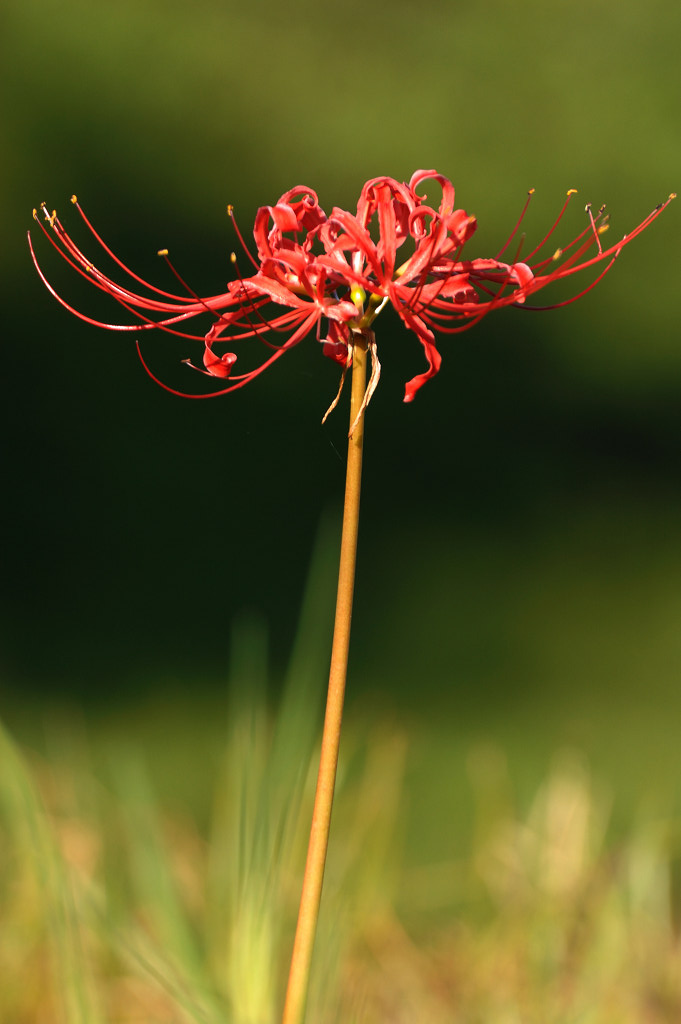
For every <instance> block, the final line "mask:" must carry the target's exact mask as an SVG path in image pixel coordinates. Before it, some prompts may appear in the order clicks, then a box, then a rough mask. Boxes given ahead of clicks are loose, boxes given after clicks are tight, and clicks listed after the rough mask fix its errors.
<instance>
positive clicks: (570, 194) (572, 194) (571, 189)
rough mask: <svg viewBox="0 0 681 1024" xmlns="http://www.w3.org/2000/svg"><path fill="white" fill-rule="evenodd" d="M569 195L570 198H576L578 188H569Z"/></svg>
mask: <svg viewBox="0 0 681 1024" xmlns="http://www.w3.org/2000/svg"><path fill="white" fill-rule="evenodd" d="M567 194H568V195H569V196H576V195H577V189H576V188H569V189H568V190H567Z"/></svg>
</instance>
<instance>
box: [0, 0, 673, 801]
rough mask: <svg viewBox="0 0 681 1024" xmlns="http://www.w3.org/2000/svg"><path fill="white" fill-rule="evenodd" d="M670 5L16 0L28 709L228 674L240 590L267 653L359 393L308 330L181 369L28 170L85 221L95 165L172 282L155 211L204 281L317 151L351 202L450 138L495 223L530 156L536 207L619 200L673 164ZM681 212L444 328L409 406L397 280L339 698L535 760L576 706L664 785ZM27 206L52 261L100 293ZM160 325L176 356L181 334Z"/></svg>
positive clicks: (6, 355)
mask: <svg viewBox="0 0 681 1024" xmlns="http://www.w3.org/2000/svg"><path fill="white" fill-rule="evenodd" d="M680 31H681V7H679V5H678V3H674V2H672V0H647V2H646V3H645V4H644V3H630V4H614V3H608V2H593V0H576V2H571V3H569V4H568V3H564V2H557V3H552V4H547V3H541V2H539V0H530V2H526V3H523V4H520V5H518V4H516V5H508V4H504V5H502V4H478V5H474V4H461V3H456V2H453V3H449V4H428V3H426V4H420V5H414V4H412V3H407V2H405V0H392V2H391V3H372V2H362V3H358V2H354V0H349V2H346V3H345V4H343V5H340V6H339V5H335V4H334V5H331V4H329V5H323V4H319V3H314V4H312V3H308V2H302V3H299V4H296V5H294V6H291V5H284V4H276V3H272V2H258V0H253V2H251V3H249V4H243V3H239V4H236V3H230V2H224V3H220V2H217V0H196V2H195V3H193V4H191V5H188V4H185V3H177V2H161V0H134V2H132V0H116V2H115V3H114V2H113V0H105V2H103V3H99V4H97V5H95V4H91V3H85V2H84V0H69V2H67V3H57V2H56V0H21V2H19V0H5V3H4V4H3V11H2V40H3V42H2V48H3V59H2V62H1V66H0V74H1V75H2V81H3V90H2V102H3V107H4V109H3V113H2V121H1V129H0V130H1V132H2V143H1V147H2V175H3V181H2V214H3V219H4V224H3V228H2V237H3V245H2V250H1V252H0V259H1V260H2V282H3V288H4V290H5V296H4V301H3V303H2V317H3V321H4V323H3V332H2V333H3V337H4V344H3V370H4V375H5V385H4V389H3V414H4V415H5V416H6V424H5V427H4V439H5V440H4V443H3V449H4V458H5V469H4V471H3V479H4V480H5V481H6V489H5V497H4V501H3V512H4V515H5V519H6V522H5V527H4V537H5V544H4V549H5V563H6V564H5V571H4V574H3V582H4V595H3V614H2V631H3V636H2V651H3V653H2V687H3V690H4V699H5V704H6V707H7V708H8V713H9V714H10V717H11V718H12V719H13V720H14V721H16V722H17V723H18V725H17V727H21V728H26V729H30V728H31V723H32V722H35V720H36V719H39V718H40V716H41V714H42V711H41V709H42V708H43V707H45V706H46V705H49V704H51V703H54V702H60V701H63V700H70V701H73V700H75V701H77V702H78V703H80V704H82V705H84V706H86V707H87V708H89V709H90V710H91V711H93V710H95V709H96V708H97V707H100V708H103V709H104V710H105V711H107V713H109V712H110V711H111V709H114V708H117V707H118V708H120V707H122V706H127V707H129V708H133V709H134V708H136V707H141V706H142V704H143V705H144V707H146V708H147V709H148V708H152V709H154V708H155V709H156V710H155V711H154V712H153V715H149V717H150V718H151V717H153V716H155V715H156V714H158V713H160V711H159V710H158V709H159V708H161V707H162V706H163V705H165V704H167V702H168V700H169V696H168V695H169V694H170V693H172V694H174V695H175V696H174V698H173V699H176V700H178V701H179V702H180V703H182V702H183V701H184V702H187V703H189V702H191V701H192V700H196V699H197V695H198V694H200V693H203V694H208V695H210V694H215V693H219V691H220V687H221V686H222V685H223V680H224V678H225V672H226V666H227V664H228V661H229V646H230V639H229V637H230V622H231V621H232V619H233V618H234V616H236V615H237V614H239V613H241V612H243V611H244V610H248V609H251V610H256V611H257V613H258V614H260V615H262V616H263V617H264V618H265V620H266V621H267V623H268V628H269V634H270V645H271V658H272V663H273V666H274V677H275V678H276V675H277V673H278V672H279V671H280V670H281V667H282V666H283V664H284V663H285V661H286V659H287V657H288V654H289V651H290V647H291V644H292V638H293V635H294V631H295V626H296V621H297V618H298V612H299V607H300V601H301V595H302V592H303V586H304V582H305V578H306V575H307V572H308V568H309V564H310V558H311V552H312V549H313V544H314V539H315V536H316V533H317V529H318V524H319V521H320V519H321V517H322V515H323V514H324V513H326V512H327V511H328V510H331V512H333V510H337V509H338V507H339V504H340V500H341V494H342V486H343V473H344V445H345V432H346V423H345V420H346V411H345V410H344V409H341V410H339V411H338V412H337V413H336V414H335V415H334V416H333V417H331V419H330V420H329V421H328V422H327V424H326V425H325V426H324V427H322V426H321V425H320V420H321V416H322V414H323V413H324V411H325V409H326V408H327V406H328V404H329V401H330V399H331V397H332V396H333V394H334V393H335V388H336V385H337V371H336V367H335V366H334V365H333V364H332V363H331V362H330V361H328V360H325V359H323V358H321V356H320V353H319V350H318V348H317V346H316V344H315V343H314V342H313V341H310V342H309V343H305V344H302V345H300V346H299V347H298V348H297V349H296V350H295V351H294V352H292V353H291V354H290V355H289V356H288V357H287V358H286V359H285V360H283V361H281V362H280V363H279V364H278V365H277V366H276V367H274V368H273V369H272V370H271V371H270V372H269V373H268V374H266V375H264V376H263V377H262V378H261V379H260V380H259V381H258V382H257V383H254V384H253V385H252V386H250V387H248V388H246V389H244V390H243V391H240V392H238V393H236V394H235V395H233V396H231V397H229V398H225V399H222V400H215V401H212V402H194V403H193V402H184V401H182V400H180V399H178V398H174V397H172V396H170V395H168V394H166V393H165V392H163V391H161V390H160V389H158V388H156V387H155V386H154V385H153V384H152V383H151V382H150V381H149V380H148V378H147V377H146V376H145V374H144V373H143V371H142V370H141V367H140V366H139V363H138V361H137V358H136V355H135V352H134V347H133V345H132V342H131V341H130V339H129V338H128V337H121V336H118V335H115V334H110V333H106V332H103V331H98V330H97V329H95V328H91V327H88V326H87V325H85V324H83V323H80V322H77V321H76V320H75V319H74V318H73V317H71V316H69V315H68V314H67V313H66V312H65V311H64V310H62V309H61V308H60V307H59V306H58V305H57V304H56V303H55V302H54V301H53V300H52V298H51V297H50V296H49V295H48V294H46V292H45V290H44V289H43V287H42V285H41V284H40V282H39V280H38V279H37V276H36V274H35V272H34V270H33V268H32V266H31V263H30V260H29V256H28V251H27V248H26V244H25V239H24V232H25V230H26V229H27V228H29V227H31V225H32V220H31V210H32V208H33V207H34V206H36V205H38V203H39V202H41V201H42V200H45V201H46V202H47V204H48V206H49V207H50V208H53V207H55V206H56V207H57V209H58V210H59V211H60V213H61V215H62V218H63V219H64V221H65V223H66V224H67V225H74V224H75V223H76V216H77V215H76V213H75V211H74V210H73V209H72V207H71V206H70V204H69V202H68V198H69V196H70V195H71V193H72V192H76V193H77V194H78V197H79V199H80V201H81V203H82V205H83V207H84V209H85V210H86V212H87V213H88V215H89V216H90V217H91V218H92V220H93V221H94V223H95V224H96V226H97V227H98V229H99V230H100V232H101V233H102V234H103V235H104V237H105V238H106V239H107V240H108V242H109V244H110V245H111V247H112V248H113V249H114V250H115V251H116V252H117V253H119V254H120V255H121V256H122V257H123V258H124V259H126V260H127V261H128V263H129V264H131V265H132V266H134V267H135V268H137V269H139V271H140V273H141V274H142V275H143V276H149V277H152V278H153V280H154V281H155V282H156V283H158V284H160V285H161V286H163V284H164V283H165V281H166V280H167V273H166V270H165V268H164V267H163V265H162V264H161V263H160V261H159V260H158V258H157V257H156V255H155V254H156V251H157V249H159V248H160V247H161V246H167V247H168V248H169V249H170V251H171V256H172V257H173V259H174V261H175V263H176V265H177V266H178V268H179V269H180V270H181V272H182V273H183V274H184V275H185V276H186V278H187V279H188V280H189V281H190V282H191V283H192V284H193V286H194V287H196V289H197V290H198V291H199V292H202V293H203V294H209V293H211V292H213V291H217V290H219V289H220V288H222V287H223V285H224V282H225V280H226V279H227V278H228V277H229V276H230V272H231V270H230V264H229V258H228V257H229V253H230V251H231V249H232V248H234V245H235V241H234V237H233V234H232V232H231V226H230V224H229V221H228V219H227V217H226V215H225V206H226V204H227V203H228V202H231V203H233V204H235V207H236V210H237V216H238V219H239V222H240V225H241V227H242V230H244V232H245V233H247V232H248V231H249V225H250V224H251V223H252V218H253V215H254V212H255V209H256V208H257V207H258V206H259V205H262V204H267V203H272V202H274V201H275V200H276V198H277V197H278V196H279V195H280V194H281V193H282V192H283V191H285V190H287V189H288V188H290V187H292V186H294V185H296V184H307V185H310V186H312V187H313V188H315V189H316V190H317V191H318V193H319V195H320V199H321V202H322V205H324V206H326V207H327V208H330V207H331V206H332V205H334V204H337V205H341V206H346V205H349V206H350V208H352V206H353V204H354V203H355V202H356V197H357V195H358V193H359V190H360V188H361V185H362V183H363V182H364V181H365V180H366V179H367V178H369V177H373V176H375V175H378V174H390V175H392V176H394V177H397V178H400V179H405V178H406V179H408V178H409V176H410V175H411V173H412V172H413V171H414V170H415V169H417V168H421V167H423V168H429V167H434V168H437V170H439V171H440V172H442V173H444V174H446V175H447V176H449V177H451V178H452V179H453V181H454V183H455V185H456V187H457V199H458V202H459V203H460V205H462V206H463V207H464V208H466V209H467V210H468V211H469V212H471V213H474V214H475V215H476V216H477V217H478V221H479V233H478V236H476V239H475V240H474V241H473V244H472V246H471V252H472V253H473V254H474V255H481V256H485V255H490V254H492V253H493V252H494V251H495V250H496V249H497V248H498V246H499V244H500V242H501V241H502V240H504V239H505V238H506V236H507V234H508V232H509V230H510V228H511V227H512V225H513V224H514V223H515V219H516V217H517V214H518V212H519V211H520V209H521V207H522V204H523V202H524V198H525V195H526V192H527V189H528V188H531V187H534V188H535V189H536V195H535V199H534V203H533V206H532V208H531V213H530V215H529V217H528V222H527V228H528V232H530V233H532V234H531V237H535V238H536V239H538V238H539V237H542V235H543V233H544V231H545V229H546V228H547V227H548V226H549V224H550V223H552V221H553V219H554V216H555V214H556V213H557V211H558V209H559V208H560V205H561V203H562V201H563V197H564V194H565V191H566V190H567V189H568V188H577V189H579V198H580V201H581V200H583V201H584V202H586V201H587V200H590V201H592V202H593V203H594V204H595V205H596V206H598V205H600V204H601V203H602V202H607V203H608V208H609V210H610V213H611V223H612V235H613V237H614V236H619V235H621V234H623V233H624V232H626V231H628V230H629V229H631V228H632V227H633V226H634V225H635V224H637V223H638V222H639V221H640V220H641V219H642V218H643V217H644V216H645V215H646V214H647V213H648V212H649V211H650V210H651V209H652V208H653V207H654V206H655V205H656V204H657V203H658V202H660V201H661V200H663V199H664V198H666V196H667V195H668V193H669V192H670V191H672V190H674V189H678V187H679V185H680V184H681V181H680V178H681V175H680V173H679V172H680V170H681V134H680V132H679V114H678V111H679V98H680V91H681V72H680V71H679V69H678V60H677V48H678V42H679V36H680ZM573 213H574V217H573V220H572V221H571V223H573V224H577V223H579V224H580V225H581V207H580V206H578V205H576V206H575V208H574V211H573ZM678 237H679V219H678V209H677V208H676V207H675V206H672V207H671V209H670V210H669V211H668V212H666V213H665V215H664V216H663V217H662V218H660V220H658V221H657V222H656V223H655V224H654V225H653V226H652V227H651V229H650V230H649V231H647V232H646V233H645V235H644V236H643V237H642V238H640V239H639V240H637V241H636V243H635V244H634V245H632V247H631V248H629V249H627V250H626V252H625V253H624V254H623V255H622V258H621V259H620V260H619V261H618V265H617V266H616V268H615V269H614V270H613V272H612V273H611V274H610V275H609V276H608V277H607V278H606V279H605V281H604V282H603V283H602V284H601V285H600V286H599V287H598V289H597V290H596V291H594V292H592V293H590V294H589V295H588V296H587V297H585V298H584V299H583V300H581V301H580V302H579V303H577V304H575V305H574V306H571V307H569V308H567V309H564V310H561V311H558V312H555V313H548V314H536V315H531V314H530V315H528V314H523V313H521V312H519V311H514V310H508V311H504V312H502V313H500V314H498V315H497V316H493V317H490V318H489V319H488V320H487V321H485V322H484V323H482V324H481V325H480V326H479V327H477V328H476V329H475V330H474V331H471V332H470V333H468V334H464V335H463V336H461V337H458V338H457V337H454V338H445V339H443V341H442V345H441V349H442V352H443V357H444V358H443V369H442V371H441V373H440V375H439V376H438V377H437V378H436V379H435V380H434V381H433V382H431V383H430V384H429V385H428V386H427V388H425V389H424V390H423V391H422V392H421V393H420V394H419V395H418V399H417V401H416V402H414V404H413V405H412V406H404V405H403V404H402V394H403V384H404V381H405V380H407V379H409V378H410V377H411V376H412V375H414V374H415V373H417V372H419V370H420V369H421V367H422V364H423V360H422V354H421V350H420V347H419V345H418V344H417V342H416V341H415V339H414V338H412V337H409V336H407V334H406V332H405V331H404V330H403V328H402V327H401V325H400V323H399V322H398V321H397V318H396V317H392V315H391V314H387V313H386V314H383V316H382V317H381V321H380V323H379V324H378V328H379V331H378V342H379V350H380V354H381V359H382V363H383V368H384V372H383V377H382V380H381V384H380V387H379V389H378V392H377V393H376V395H375V397H374V399H373V402H372V404H371V408H370V412H369V417H368V423H367V440H366V463H365V474H366V475H365V491H364V495H363V509H362V525H361V545H360V565H359V574H358V589H357V597H356V606H355V607H356V616H355V623H354V637H353V648H352V665H351V681H350V693H349V701H350V704H351V709H352V708H354V709H355V710H356V712H357V713H358V714H359V713H360V712H359V711H358V710H357V709H361V708H364V707H365V706H366V703H367V702H368V703H370V704H371V703H375V704H378V706H379V707H380V713H381V715H384V714H388V715H395V716H397V717H398V718H404V719H409V720H411V721H412V722H413V723H418V722H424V723H428V728H429V729H430V730H431V732H430V733H429V736H435V735H437V737H439V742H440V744H441V748H442V751H443V759H445V760H444V761H443V763H445V764H446V752H447V750H449V749H450V748H451V747H452V745H455V744H462V745H463V746H465V745H466V744H467V743H468V742H469V741H470V740H471V739H472V738H473V737H475V736H480V735H481V736H487V735H488V734H490V735H494V736H498V737H499V738H500V739H501V741H502V742H503V743H504V744H505V745H506V746H507V747H509V748H510V749H512V750H517V751H519V752H520V753H519V756H520V757H521V760H522V757H523V756H524V757H525V761H523V762H522V763H527V764H528V765H531V764H532V758H533V757H534V756H535V755H536V757H537V758H539V759H541V758H542V757H544V756H545V754H546V753H547V752H548V751H549V750H550V749H552V748H553V747H554V746H555V745H556V744H557V743H569V744H576V745H578V746H581V747H583V748H585V749H587V750H588V751H589V752H590V753H591V755H592V756H593V757H594V758H595V759H596V760H597V762H598V759H599V758H600V759H601V760H602V761H603V770H606V769H607V767H608V765H609V766H610V768H611V769H612V770H613V771H614V770H616V771H617V772H618V773H619V774H618V776H617V777H618V778H624V777H625V776H626V777H627V778H629V779H630V780H631V783H632V785H634V786H640V785H646V786H647V785H649V784H658V783H659V784H661V785H663V786H665V787H666V786H672V787H673V786H674V785H675V773H676V772H678V769H679V767H681V752H679V749H678V742H677V724H678V720H679V714H680V712H681V697H680V696H679V685H678V684H679V681H680V678H681V630H680V629H679V619H680V616H681V518H680V517H681V480H680V467H681V345H680V344H679V341H680V339H679V331H678V324H677V317H676V306H677V289H678V278H679V246H678ZM38 241H39V250H40V253H41V259H42V261H43V264H44V266H45V268H46V271H47V273H48V275H49V276H50V277H51V279H52V280H53V281H54V283H55V285H56V286H57V287H58V289H59V290H60V291H61V292H62V293H63V294H64V295H65V296H66V297H67V298H68V299H70V300H71V301H72V302H73V303H74V304H75V305H76V306H78V307H79V308H84V309H86V310H88V311H90V312H96V311H97V310H99V311H100V312H102V313H103V310H102V309H101V308H100V307H99V306H98V305H97V303H96V296H94V295H92V294H90V293H88V291H87V289H86V288H85V287H84V285H83V284H82V282H81V281H79V280H77V279H76V278H75V276H74V275H73V274H71V272H70V271H69V270H68V268H66V267H65V266H63V265H61V264H60V262H59V261H58V260H57V258H56V257H55V256H54V255H53V254H52V253H51V251H50V250H49V248H48V247H47V245H43V244H41V243H42V240H41V239H39V240H38ZM103 315H110V314H109V313H108V312H107V313H106V314H104V313H103ZM146 351H147V352H148V355H149V358H150V360H151V361H152V363H153V365H154V368H155V369H156V371H157V372H159V373H160V374H161V375H162V376H164V377H165V379H169V380H172V381H174V382H175V383H178V382H180V381H182V382H183V383H184V382H187V381H186V371H184V370H183V368H182V367H181V366H180V360H181V359H183V358H185V357H186V356H188V355H193V354H194V353H192V352H189V351H187V349H186V346H185V345H183V344H182V343H181V342H178V341H176V340H174V339H173V338H170V337H161V338H159V339H157V340H156V341H149V342H148V343H147V350H146ZM187 383H188V384H189V386H192V385H194V384H195V383H196V381H195V380H194V379H193V378H192V380H191V381H189V382H187ZM333 586H334V584H333V580H332V578H331V576H330V580H329V587H330V589H331V590H333ZM321 688H323V680H321V679H320V690H321ZM386 709H389V710H386ZM436 747H437V744H436V742H435V740H434V739H433V740H432V745H431V750H435V749H436ZM445 770H446V769H445ZM528 771H531V768H529V769H528ZM426 811H427V809H424V813H426Z"/></svg>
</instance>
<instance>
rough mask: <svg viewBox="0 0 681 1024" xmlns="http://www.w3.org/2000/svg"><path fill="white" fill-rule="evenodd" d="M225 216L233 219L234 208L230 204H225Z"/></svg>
mask: <svg viewBox="0 0 681 1024" xmlns="http://www.w3.org/2000/svg"><path fill="white" fill-rule="evenodd" d="M227 216H228V217H233V216H234V207H233V206H232V204H231V203H227Z"/></svg>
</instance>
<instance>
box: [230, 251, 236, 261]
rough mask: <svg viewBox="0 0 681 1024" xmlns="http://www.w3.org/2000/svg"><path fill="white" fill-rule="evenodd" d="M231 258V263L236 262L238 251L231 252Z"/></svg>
mask: <svg viewBox="0 0 681 1024" xmlns="http://www.w3.org/2000/svg"><path fill="white" fill-rule="evenodd" d="M229 259H230V262H231V263H236V253H235V252H230V254H229Z"/></svg>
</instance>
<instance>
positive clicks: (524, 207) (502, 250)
mask: <svg viewBox="0 0 681 1024" xmlns="http://www.w3.org/2000/svg"><path fill="white" fill-rule="evenodd" d="M533 195H534V189H533V188H531V189H530V190H529V192H528V193H527V199H526V200H525V205H524V206H523V208H522V210H521V212H520V216H519V217H518V220H517V221H516V224H515V227H514V228H513V231H512V232H511V234H510V235H509V236H508V238H507V239H506V241H505V242H504V244H503V245H502V247H501V249H500V250H499V252H498V253H497V254H496V257H495V259H497V260H498V259H501V257H502V256H503V254H504V253H505V252H506V250H507V249H508V247H509V245H510V244H511V242H512V241H513V239H514V238H515V236H516V233H517V231H518V228H519V227H520V225H521V224H522V222H523V219H524V217H525V214H526V213H527V208H528V206H529V205H530V201H531V199H532V196H533Z"/></svg>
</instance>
